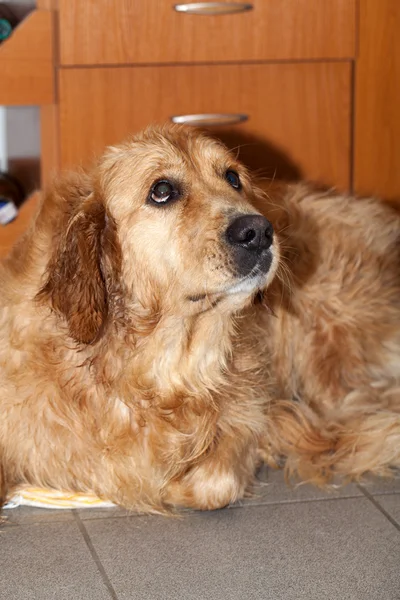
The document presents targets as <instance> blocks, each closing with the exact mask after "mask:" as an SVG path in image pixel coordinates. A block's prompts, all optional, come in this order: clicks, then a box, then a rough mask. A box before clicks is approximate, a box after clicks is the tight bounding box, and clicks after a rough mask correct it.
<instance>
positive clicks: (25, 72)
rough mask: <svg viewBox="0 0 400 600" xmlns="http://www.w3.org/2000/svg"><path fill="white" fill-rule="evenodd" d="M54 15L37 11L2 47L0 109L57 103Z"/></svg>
mask: <svg viewBox="0 0 400 600" xmlns="http://www.w3.org/2000/svg"><path fill="white" fill-rule="evenodd" d="M53 72H54V67H53V23H52V13H51V12H50V11H47V10H35V11H33V12H32V13H31V14H30V15H28V16H27V17H26V18H25V19H24V20H23V21H22V23H20V24H19V25H18V27H17V28H16V29H15V31H13V33H12V35H11V37H10V38H9V39H8V40H6V41H5V42H3V43H2V44H1V45H0V105H2V104H5V105H7V104H13V105H30V104H50V103H51V102H53V101H54V89H53V88H54V75H53Z"/></svg>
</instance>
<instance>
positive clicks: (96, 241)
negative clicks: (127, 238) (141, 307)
mask: <svg viewBox="0 0 400 600" xmlns="http://www.w3.org/2000/svg"><path fill="white" fill-rule="evenodd" d="M118 248H119V246H118V244H117V240H116V232H115V224H114V222H113V221H112V219H111V218H110V217H108V216H107V214H106V210H105V208H104V206H103V204H102V203H101V202H99V201H97V200H96V198H94V197H93V195H92V196H89V197H88V198H87V199H86V200H85V201H84V202H83V204H82V205H81V206H80V207H79V209H78V210H77V211H76V212H75V214H74V215H73V216H72V217H71V218H70V220H69V223H68V225H67V227H66V229H65V231H63V232H62V235H61V238H60V241H59V244H58V248H57V249H56V251H55V253H54V255H53V257H52V259H51V260H50V263H49V266H48V279H47V282H46V283H45V285H44V286H43V288H42V290H41V291H40V293H39V299H48V300H49V301H50V303H51V305H52V307H53V309H54V310H55V311H56V312H58V313H59V314H61V315H63V316H64V318H65V319H66V321H67V323H68V326H69V332H70V335H71V337H72V338H74V339H75V340H76V341H77V342H80V343H83V344H93V343H95V342H96V341H97V340H98V339H99V337H100V336H101V334H102V332H103V330H104V326H105V324H106V321H107V318H108V316H109V293H110V288H111V287H112V284H113V282H114V281H115V278H116V271H118V267H119V261H120V256H119V253H118Z"/></svg>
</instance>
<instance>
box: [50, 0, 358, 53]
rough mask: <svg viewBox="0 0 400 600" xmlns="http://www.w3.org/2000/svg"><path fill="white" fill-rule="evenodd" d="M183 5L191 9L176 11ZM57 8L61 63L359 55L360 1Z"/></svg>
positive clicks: (70, 2)
mask: <svg viewBox="0 0 400 600" xmlns="http://www.w3.org/2000/svg"><path fill="white" fill-rule="evenodd" d="M199 4H202V5H203V7H199ZM177 5H178V6H180V7H184V8H186V10H181V11H177ZM215 5H217V7H216V6H215ZM241 8H242V9H243V10H241ZM249 9H250V10H249ZM59 10H60V28H59V31H60V59H61V64H62V65H111V64H112V65H114V64H149V63H158V64H165V63H188V62H194V63H196V62H228V61H235V62H242V61H253V60H309V59H322V58H336V59H337V58H341V59H343V58H352V57H354V54H355V34H356V28H355V20H356V0H253V1H252V2H239V1H235V2H230V1H229V0H223V1H222V2H217V3H215V2H203V3H195V4H194V3H186V4H184V3H179V4H178V2H177V0H118V1H114V2H112V1H110V0H85V1H83V0H59ZM231 10H235V12H234V14H230V11H231ZM188 11H189V12H188ZM190 11H191V12H193V11H194V12H195V13H197V14H191V12H190ZM214 11H217V13H218V14H213V12H214Z"/></svg>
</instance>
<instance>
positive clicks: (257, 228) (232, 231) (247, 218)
mask: <svg viewBox="0 0 400 600" xmlns="http://www.w3.org/2000/svg"><path fill="white" fill-rule="evenodd" d="M273 235H274V230H273V228H272V225H271V223H270V222H269V221H268V220H267V219H266V218H265V217H263V216H262V215H242V216H240V217H236V219H235V220H234V221H232V223H231V224H230V225H229V227H228V229H227V230H226V236H227V238H228V242H229V243H230V244H231V245H232V246H240V247H241V248H245V249H246V250H249V251H251V252H261V251H262V250H267V249H268V248H269V247H270V246H271V244H272V240H273Z"/></svg>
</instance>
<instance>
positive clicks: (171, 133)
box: [101, 128, 278, 315]
mask: <svg viewBox="0 0 400 600" xmlns="http://www.w3.org/2000/svg"><path fill="white" fill-rule="evenodd" d="M101 172H102V177H101V187H102V189H103V196H104V198H105V199H106V203H107V209H108V210H109V212H110V214H111V215H112V216H113V218H114V219H115V222H116V224H117V230H118V237H119V241H120V244H121V249H122V256H123V271H124V281H125V282H126V283H128V284H130V285H131V286H132V290H133V289H135V288H136V292H137V286H138V282H139V280H140V279H143V278H144V279H146V280H147V282H148V285H151V286H152V287H156V288H157V289H158V290H159V291H160V294H161V296H162V297H163V299H164V301H165V302H166V303H168V304H169V308H170V309H171V310H174V309H175V310H178V311H179V312H180V313H182V314H183V315H184V314H186V313H187V312H188V311H189V312H191V311H192V309H193V303H196V302H202V301H205V302H208V303H209V302H210V301H211V302H213V301H214V300H216V299H220V298H222V297H226V296H232V295H238V296H239V295H241V296H242V300H241V301H243V296H246V295H247V296H248V295H250V294H251V293H252V292H254V291H255V290H257V289H259V288H260V287H264V286H265V285H267V284H268V282H269V281H270V280H271V279H272V277H273V275H274V273H275V270H276V266H277V254H278V252H277V245H276V242H275V241H274V239H273V230H272V226H271V224H270V223H269V222H268V221H267V220H266V219H265V218H264V217H263V216H262V215H260V214H259V213H257V212H256V211H255V209H254V208H253V206H252V205H251V202H252V200H253V199H254V193H255V192H254V189H253V187H252V184H251V180H250V178H249V176H248V173H247V172H246V170H245V169H244V167H243V166H242V165H241V164H240V163H238V162H237V161H236V159H235V158H234V157H233V156H232V155H231V154H230V153H229V152H228V151H227V150H226V148H225V147H224V146H223V145H222V144H220V143H219V142H217V141H215V140H213V139H210V138H208V137H205V136H203V135H199V134H198V133H197V132H194V131H192V130H186V129H183V130H182V129H181V128H179V129H175V128H173V129H170V130H167V132H164V133H163V134H160V133H159V132H154V131H152V132H150V133H147V134H145V135H144V136H142V137H141V138H139V139H136V141H135V140H134V141H133V142H131V143H127V144H125V145H123V146H120V147H117V148H115V149H111V150H110V151H109V152H108V154H107V155H106V156H105V157H104V159H103V161H102V165H101Z"/></svg>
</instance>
